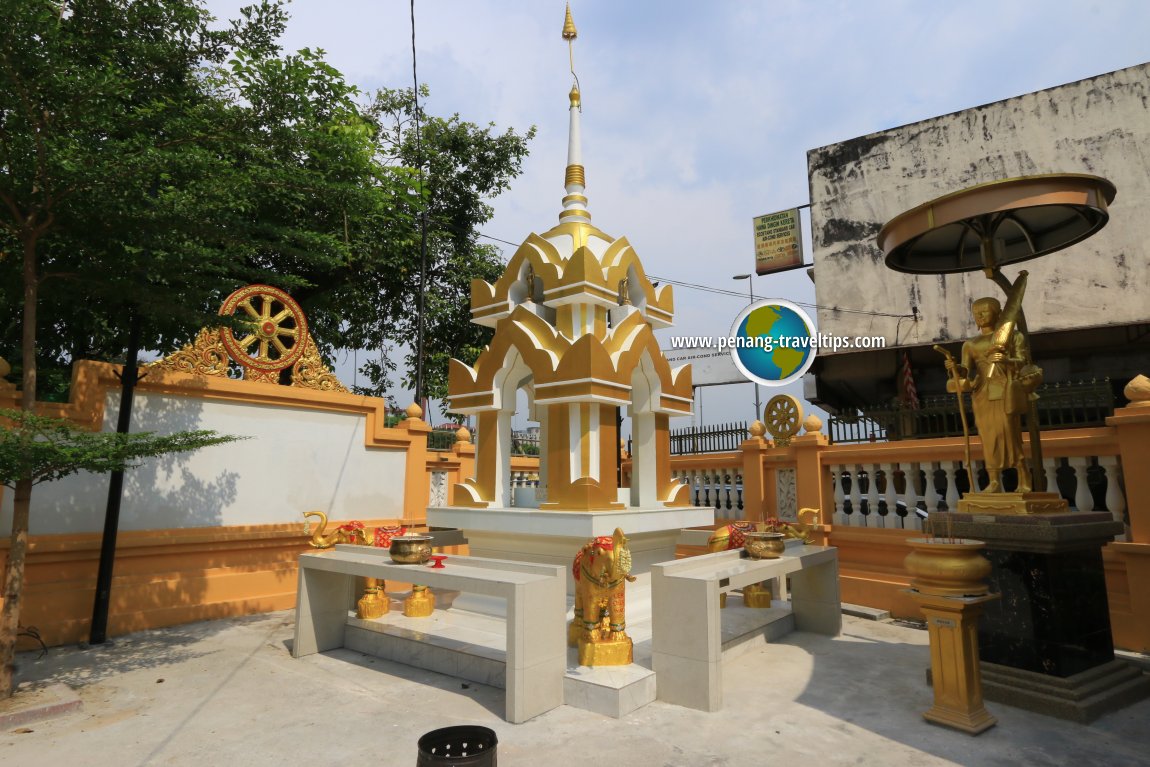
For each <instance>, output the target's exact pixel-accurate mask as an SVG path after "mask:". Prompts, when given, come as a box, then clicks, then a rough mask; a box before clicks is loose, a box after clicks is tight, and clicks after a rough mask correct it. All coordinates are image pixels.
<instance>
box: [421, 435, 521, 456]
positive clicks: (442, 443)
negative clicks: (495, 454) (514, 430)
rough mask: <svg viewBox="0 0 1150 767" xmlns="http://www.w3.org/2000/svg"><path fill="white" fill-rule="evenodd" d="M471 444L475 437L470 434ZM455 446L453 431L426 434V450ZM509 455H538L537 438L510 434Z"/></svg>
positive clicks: (447, 448)
mask: <svg viewBox="0 0 1150 767" xmlns="http://www.w3.org/2000/svg"><path fill="white" fill-rule="evenodd" d="M471 440H472V442H474V441H475V435H474V434H472V437H471ZM454 444H455V431H449V430H447V429H433V430H432V431H430V432H428V434H427V449H428V450H440V451H447V450H451V446H452V445H454ZM511 454H512V455H539V438H538V437H531V436H527V435H525V434H520V435H516V434H512V435H511Z"/></svg>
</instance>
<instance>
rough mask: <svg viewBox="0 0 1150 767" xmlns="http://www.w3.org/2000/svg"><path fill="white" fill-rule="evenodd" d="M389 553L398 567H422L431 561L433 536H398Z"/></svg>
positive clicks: (393, 541)
mask: <svg viewBox="0 0 1150 767" xmlns="http://www.w3.org/2000/svg"><path fill="white" fill-rule="evenodd" d="M387 551H388V553H389V554H391V561H392V562H395V563H396V564H397V565H422V564H423V563H425V562H426V561H427V560H429V559H431V536H430V535H397V536H395V537H394V538H392V539H391V547H390V548H388V550H387Z"/></svg>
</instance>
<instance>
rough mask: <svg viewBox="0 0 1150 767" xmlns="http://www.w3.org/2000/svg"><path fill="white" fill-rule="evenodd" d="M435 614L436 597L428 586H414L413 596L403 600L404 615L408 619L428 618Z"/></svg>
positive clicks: (412, 589)
mask: <svg viewBox="0 0 1150 767" xmlns="http://www.w3.org/2000/svg"><path fill="white" fill-rule="evenodd" d="M433 612H435V595H434V594H432V593H431V589H429V588H427V587H426V586H412V587H411V596H409V597H408V598H407V599H405V600H403V614H404V615H406V616H407V617H408V618H426V617H428V616H430V615H431V614H432V613H433Z"/></svg>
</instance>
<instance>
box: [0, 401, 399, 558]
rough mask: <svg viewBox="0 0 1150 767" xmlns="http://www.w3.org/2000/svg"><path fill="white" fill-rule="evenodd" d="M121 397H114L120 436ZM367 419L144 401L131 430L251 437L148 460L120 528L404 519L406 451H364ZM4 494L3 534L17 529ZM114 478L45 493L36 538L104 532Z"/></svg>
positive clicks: (69, 482) (35, 516) (112, 419)
mask: <svg viewBox="0 0 1150 767" xmlns="http://www.w3.org/2000/svg"><path fill="white" fill-rule="evenodd" d="M118 406H119V392H118V391H111V392H109V393H108V395H107V401H106V405H105V407H106V410H105V416H104V429H105V430H106V431H111V430H114V429H115V425H116V419H117V413H118ZM364 422H365V418H364V416H362V415H355V414H345V413H330V412H316V411H308V410H301V409H299V408H289V407H280V406H275V405H254V404H249V403H241V402H221V401H213V400H206V401H205V400H201V399H196V398H188V397H174V396H169V395H162V394H143V393H138V394H137V396H136V401H135V405H134V407H133V409H132V431H133V432H140V431H152V432H156V433H171V432H174V431H182V430H189V429H214V430H215V431H218V432H220V433H223V434H234V435H240V436H248V437H250V439H246V440H243V441H240V442H234V443H231V444H227V445H218V446H215V447H209V448H204V449H203V450H199V451H196V452H193V453H186V454H175V455H170V456H165V457H163V458H156V459H149V460H147V461H145V462H144V463H143V464H142V465H140V466H139V467H137V468H135V469H132V470H130V471H129V472H128V473H127V474H125V477H124V495H123V504H122V506H121V510H120V529H121V530H148V529H163V528H178V527H204V526H217V525H261V524H272V523H283V522H302V521H304V520H303V517H302V514H303V512H305V511H310V510H313V509H318V510H321V511H325V512H328V514H329V515H334V516H335V517H336V518H340V519H355V518H359V519H364V518H378V517H402V516H403V486H404V469H405V465H406V452H405V451H403V450H388V449H378V448H373V449H371V450H368V449H367V448H365V447H364ZM11 496H12V494H11V493H10V492H5V494H4V503H3V506H2V507H0V529H5V530H8V529H11V526H12V497H11ZM107 496H108V476H107V475H92V474H88V473H83V474H79V475H74V476H72V477H68V478H65V479H62V480H60V481H58V482H47V483H43V484H40V485H37V486H36V488H35V490H34V491H33V497H32V519H31V532H32V534H34V535H35V534H49V533H83V532H97V531H100V530H103V525H104V510H105V507H106V505H107Z"/></svg>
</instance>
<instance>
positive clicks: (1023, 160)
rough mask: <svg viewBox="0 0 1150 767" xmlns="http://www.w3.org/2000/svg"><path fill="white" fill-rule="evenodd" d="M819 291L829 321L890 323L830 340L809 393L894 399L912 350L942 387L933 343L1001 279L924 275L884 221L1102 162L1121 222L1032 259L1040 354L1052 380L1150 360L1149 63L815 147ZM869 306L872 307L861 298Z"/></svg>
mask: <svg viewBox="0 0 1150 767" xmlns="http://www.w3.org/2000/svg"><path fill="white" fill-rule="evenodd" d="M807 164H808V171H809V176H810V189H811V228H812V230H813V236H812V242H813V251H814V264H815V266H814V271H813V277H814V279H815V294H816V299H817V302H818V304H819V306H820V307H823V308H820V309H819V310H818V325H819V330H820V332H822V333H828V334H835V335H845V336H864V335H881V336H884V337H885V338H886V342H887V346H886V348H885V349H881V350H861V351H850V350H843V351H840V352H838V353H837V354H836V353H830V352H820V354H819V357H818V358H817V360H816V361H815V365H814V367H813V369H812V372H813V373H814V378H815V379H816V380H814V381H810V383H809V384H808V387H807V389H808V391H807V396H808V399H810V400H812V401H813V402H816V403H817V404H819V405H821V406H823V407H824V408H827V409H828V410H830V411H832V412H835V411H840V410H852V409H853V408H856V407H860V406H863V405H868V404H875V403H886V402H890V401H891V400H892V399H893V398H895V397H896V396H897V393H898V390H897V384H896V374H897V372H898V370H899V363H900V359H901V355H902V351H903V350H904V349H905V350H907V351H908V353H909V356H910V360H911V366H912V369H913V371H914V375H915V379H916V384H917V387H918V391H919V393H920V394H940V393H942V392H943V391H944V386H945V374H944V371H943V367H942V359H941V357H940V356H939V355H938V353H937V352H935V351H933V350H932V349H931V346H932V345H933V344H935V343H940V344H944V345H947V346H948V347H949V348H951V349H952V350H953V351H957V349H958V342H959V341H960V340H961V339H964V338H966V337H968V336H970V335H972V334H973V333H974V332H975V327H974V324H973V322H972V321H971V318H970V304H971V302H972V301H973V300H974V299H976V298H978V297H981V296H986V295H993V296H998V297H1001V291H999V289H998V288H997V287H996V286H995V285H994V284H992V283H991V282H990V281H989V280H987V279H986V278H985V277H984V276H983V275H982V273H981V272H969V273H966V274H951V275H946V276H933V275H932V276H921V275H919V276H916V275H910V274H903V273H899V272H894V271H892V270H890V269H889V268H887V267H886V266H885V264H884V262H883V254H882V252H881V251H880V250H879V248H878V245H877V244H876V242H875V235H876V234H877V233H878V232H879V230H880V228H881V227H882V226H883V224H885V223H886V222H887V221H889V220H890V219H892V218H894V217H895V216H897V215H898V214H900V213H902V212H903V211H906V210H909V209H911V208H913V207H915V206H917V205H920V204H922V203H924V202H927V201H929V200H932V199H934V198H936V197H939V196H941V195H944V194H948V193H951V192H955V191H958V190H960V189H964V188H967V187H970V186H973V185H975V184H981V183H985V182H989V181H995V180H1000V179H1007V178H1014V177H1018V176H1029V175H1036V174H1046V173H1086V174H1093V175H1098V176H1103V177H1105V178H1107V179H1109V180H1110V181H1111V182H1113V183H1114V184H1115V186H1117V188H1118V195H1117V197H1116V199H1115V200H1114V203H1113V205H1112V206H1111V208H1110V222H1109V224H1108V225H1107V226H1106V227H1105V228H1103V229H1102V231H1101V232H1100V233H1098V234H1097V235H1096V236H1094V237H1092V238H1090V239H1088V240H1086V241H1084V242H1082V243H1079V244H1078V245H1075V246H1073V247H1071V248H1068V249H1066V250H1063V251H1060V252H1058V253H1055V254H1052V255H1049V256H1046V257H1043V258H1039V259H1035V260H1031V261H1027V262H1025V263H1022V264H1016V265H1013V266H1010V267H1007V268H1005V269H1004V270H1003V272H1004V273H1005V274H1006V275H1007V276H1008V277H1009V278H1011V279H1014V277H1015V276H1016V275H1017V274H1018V272H1019V271H1020V270H1021V269H1026V270H1028V271H1029V272H1030V278H1029V288H1028V290H1027V294H1026V300H1025V303H1024V306H1025V311H1026V316H1027V321H1028V323H1029V328H1030V332H1031V345H1032V353H1033V356H1034V357H1035V361H1036V362H1037V363H1038V364H1039V365H1040V366H1041V367H1042V368H1044V370H1045V374H1046V375H1045V378H1046V381H1047V382H1048V383H1054V382H1066V381H1080V380H1089V379H1092V378H1096V379H1098V380H1101V379H1102V378H1103V377H1109V378H1110V379H1111V381H1112V383H1113V388H1114V390H1115V393H1116V396H1117V397H1118V398H1119V399H1118V400H1117V404H1121V402H1122V401H1123V400H1122V399H1121V389H1122V386H1123V385H1124V384H1125V383H1126V382H1127V381H1128V380H1129V379H1130V378H1132V377H1133V376H1135V375H1137V374H1139V373H1150V298H1148V297H1147V294H1146V293H1145V291H1144V287H1143V286H1145V285H1147V284H1150V245H1148V243H1150V216H1147V215H1146V213H1145V209H1146V204H1147V202H1148V201H1150V64H1142V65H1139V66H1135V67H1130V68H1128V69H1122V70H1119V71H1116V72H1111V73H1108V74H1104V75H1099V76H1097V77H1092V78H1089V79H1086V80H1081V81H1079V82H1074V83H1069V84H1067V85H1062V86H1058V87H1055V88H1049V89H1047V90H1043V91H1039V92H1037V93H1030V94H1027V95H1024V96H1019V97H1016V98H1011V99H1006V100H1005V101H999V102H995V103H992V104H986V105H984V106H979V107H975V108H972V109H966V110H963V111H961V112H956V113H953V114H948V115H943V116H941V117H935V118H932V119H929V120H924V121H922V122H918V123H913V124H910V125H905V126H902V127H898V128H892V129H890V130H886V131H881V132H878V133H872V134H870V135H866V136H861V137H859V138H855V139H851V140H849V141H843V142H841V143H838V144H832V145H830V146H825V147H821V148H818V149H813V150H811V151H810V152H809V153H808V155H807ZM860 310H861V311H860Z"/></svg>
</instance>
